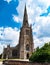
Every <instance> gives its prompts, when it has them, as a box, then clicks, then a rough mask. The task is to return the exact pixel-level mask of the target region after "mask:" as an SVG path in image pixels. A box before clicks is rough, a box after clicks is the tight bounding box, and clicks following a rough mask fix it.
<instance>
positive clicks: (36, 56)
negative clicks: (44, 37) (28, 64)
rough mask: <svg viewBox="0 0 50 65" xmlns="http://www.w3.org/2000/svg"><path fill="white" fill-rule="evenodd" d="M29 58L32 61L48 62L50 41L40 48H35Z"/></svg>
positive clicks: (49, 58) (49, 59)
mask: <svg viewBox="0 0 50 65" xmlns="http://www.w3.org/2000/svg"><path fill="white" fill-rule="evenodd" d="M29 60H30V61H32V62H50V43H46V44H45V45H44V46H43V47H42V48H40V49H39V48H37V50H36V51H35V52H34V53H33V54H32V55H31V57H30V58H29Z"/></svg>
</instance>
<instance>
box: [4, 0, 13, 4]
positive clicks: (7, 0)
mask: <svg viewBox="0 0 50 65" xmlns="http://www.w3.org/2000/svg"><path fill="white" fill-rule="evenodd" d="M4 1H6V2H8V3H10V2H11V1H12V0H4Z"/></svg>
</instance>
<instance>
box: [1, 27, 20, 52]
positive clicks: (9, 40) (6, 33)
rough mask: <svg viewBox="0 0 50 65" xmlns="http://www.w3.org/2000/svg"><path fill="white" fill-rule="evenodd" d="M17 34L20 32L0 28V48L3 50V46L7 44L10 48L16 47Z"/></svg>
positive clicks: (8, 28)
mask: <svg viewBox="0 0 50 65" xmlns="http://www.w3.org/2000/svg"><path fill="white" fill-rule="evenodd" d="M19 32H20V30H18V29H17V28H14V29H13V28H11V27H7V28H3V27H1V28H0V47H1V49H2V50H3V45H4V46H6V45H8V44H10V45H11V46H16V45H17V44H18V40H19ZM2 50H0V53H1V52H2Z"/></svg>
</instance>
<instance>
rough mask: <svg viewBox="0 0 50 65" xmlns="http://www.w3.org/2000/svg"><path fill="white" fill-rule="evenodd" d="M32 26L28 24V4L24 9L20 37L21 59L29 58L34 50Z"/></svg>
mask: <svg viewBox="0 0 50 65" xmlns="http://www.w3.org/2000/svg"><path fill="white" fill-rule="evenodd" d="M33 48H34V45H33V35H32V28H31V26H29V24H28V16H27V10H26V5H25V9H24V17H23V25H22V27H21V31H20V37H19V56H20V58H21V59H28V58H29V57H30V56H31V54H32V52H33Z"/></svg>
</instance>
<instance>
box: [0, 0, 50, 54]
mask: <svg viewBox="0 0 50 65" xmlns="http://www.w3.org/2000/svg"><path fill="white" fill-rule="evenodd" d="M25 4H26V8H27V14H28V23H29V25H32V34H33V42H34V48H36V47H38V46H39V47H42V46H43V45H44V44H45V43H47V42H50V0H0V54H1V53H2V52H3V49H4V47H7V45H9V44H10V46H16V45H17V44H18V41H19V35H20V28H21V27H22V23H23V15H24V7H25Z"/></svg>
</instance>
